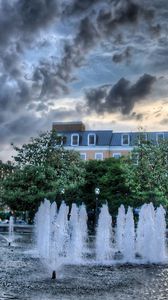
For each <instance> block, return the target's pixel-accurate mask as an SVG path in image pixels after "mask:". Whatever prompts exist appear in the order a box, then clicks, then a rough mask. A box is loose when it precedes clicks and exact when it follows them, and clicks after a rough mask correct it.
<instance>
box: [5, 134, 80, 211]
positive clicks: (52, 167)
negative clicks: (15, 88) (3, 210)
mask: <svg viewBox="0 0 168 300" xmlns="http://www.w3.org/2000/svg"><path fill="white" fill-rule="evenodd" d="M14 149H15V150H16V152H17V154H16V156H15V157H14V161H15V168H14V169H13V172H12V173H11V174H8V176H6V178H4V180H3V188H2V190H1V198H2V201H3V202H4V203H5V204H7V205H9V206H10V207H11V208H12V209H16V208H17V209H19V210H27V209H34V208H36V207H37V206H38V205H39V202H40V201H42V200H43V199H44V198H45V197H48V198H49V199H52V200H55V199H56V197H58V198H59V195H60V193H61V190H62V188H64V189H66V190H68V189H74V188H77V186H78V185H79V184H81V183H83V181H84V179H83V176H84V173H85V168H84V163H83V162H82V160H81V159H80V156H79V153H78V152H76V151H69V150H65V149H64V148H63V147H62V146H61V145H60V143H58V142H57V136H56V133H55V132H53V131H51V132H46V133H42V134H40V135H39V137H37V138H31V140H30V143H28V144H24V145H23V146H22V147H21V148H19V147H16V146H14Z"/></svg>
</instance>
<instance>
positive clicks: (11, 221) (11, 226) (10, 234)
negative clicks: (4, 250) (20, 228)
mask: <svg viewBox="0 0 168 300" xmlns="http://www.w3.org/2000/svg"><path fill="white" fill-rule="evenodd" d="M7 240H8V245H9V246H10V245H11V243H12V242H13V241H14V219H13V217H12V216H10V218H9V232H8V238H7Z"/></svg>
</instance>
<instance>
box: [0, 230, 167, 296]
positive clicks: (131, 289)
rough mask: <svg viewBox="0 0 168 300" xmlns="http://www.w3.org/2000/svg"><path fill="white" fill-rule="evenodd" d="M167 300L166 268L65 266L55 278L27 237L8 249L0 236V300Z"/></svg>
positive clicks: (161, 266)
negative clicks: (54, 278)
mask: <svg viewBox="0 0 168 300" xmlns="http://www.w3.org/2000/svg"><path fill="white" fill-rule="evenodd" d="M2 299H18V300H19V299H22V300H52V299H59V300H83V299H86V300H95V299H96V300H100V299H102V300H114V299H115V300H132V299H136V300H143V299H144V300H162V299H168V265H150V266H147V265H146V266H142V265H141V266H133V265H125V266H120V265H116V266H65V267H64V268H63V269H62V270H61V273H60V276H59V279H57V280H52V279H51V272H49V271H48V270H47V269H46V268H45V267H44V265H43V264H42V262H41V261H40V260H39V258H38V257H37V256H35V255H34V253H33V251H32V241H31V238H30V236H28V235H23V236H21V237H20V238H18V239H17V240H16V241H15V244H14V245H13V246H11V247H9V246H8V245H7V242H6V241H5V239H4V238H2V236H0V300H2Z"/></svg>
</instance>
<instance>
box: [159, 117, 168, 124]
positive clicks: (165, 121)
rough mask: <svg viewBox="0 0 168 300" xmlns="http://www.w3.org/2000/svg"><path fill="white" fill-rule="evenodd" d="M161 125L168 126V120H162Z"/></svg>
mask: <svg viewBox="0 0 168 300" xmlns="http://www.w3.org/2000/svg"><path fill="white" fill-rule="evenodd" d="M160 124H161V125H166V126H167V125H168V118H164V119H162V120H161V121H160Z"/></svg>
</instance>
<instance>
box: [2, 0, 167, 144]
mask: <svg viewBox="0 0 168 300" xmlns="http://www.w3.org/2000/svg"><path fill="white" fill-rule="evenodd" d="M167 17H168V2H167V1H166V0H160V1H159V3H158V0H142V1H139V0H119V1H116V0H85V1H81V0H68V1H67V0H0V136H1V142H2V141H3V143H8V142H9V139H12V138H15V139H17V136H18V140H19V141H21V139H23V137H24V132H25V133H26V135H27V136H29V135H30V134H32V133H33V131H34V132H35V131H38V130H39V128H41V130H43V129H46V128H51V123H52V121H53V118H57V119H59V117H60V119H61V120H63V119H64V120H67V119H68V112H67V110H66V109H65V106H63V107H62V106H61V101H62V99H63V97H70V98H73V96H74V99H75V100H74V101H75V102H74V103H73V105H74V109H72V110H71V107H70V108H69V109H70V112H71V113H69V119H70V118H73V119H76V118H77V117H78V116H79V111H80V112H81V108H82V107H87V108H88V109H90V110H91V111H93V112H96V113H97V114H103V113H105V112H108V113H115V112H117V111H119V112H121V113H122V114H123V115H124V116H132V119H134V120H137V121H138V120H140V119H142V115H141V114H139V113H137V112H134V113H133V109H134V107H135V104H137V103H140V102H141V101H142V100H145V99H147V97H148V96H149V95H150V93H151V90H152V88H153V86H154V85H155V83H156V81H157V79H156V78H158V77H159V76H161V75H163V76H164V77H166V72H167V61H168V60H167V45H168V39H167ZM144 73H146V74H144ZM143 74H144V75H143ZM148 74H152V75H148ZM137 78H139V79H137ZM111 82H116V83H115V84H113V85H111V84H109V83H111ZM92 86H93V87H94V86H98V87H96V88H92ZM86 90H87V92H86V96H85V98H84V99H83V95H84V91H86ZM159 91H160V90H159ZM76 95H79V99H78V97H77V96H76ZM161 95H162V97H165V95H167V86H166V84H164V88H163V89H162V91H161ZM80 99H82V101H84V103H83V102H82V101H81V102H80ZM51 102H52V106H51V105H50V104H51ZM57 103H59V105H58V104H57ZM54 105H56V106H57V108H56V109H54ZM75 108H76V109H77V110H76V114H75ZM30 111H31V113H30ZM51 111H53V112H54V113H51ZM26 112H27V114H28V117H27V118H26ZM83 112H84V113H83ZM83 112H82V114H81V116H84V114H85V115H87V113H88V110H87V109H86V108H85V109H84V110H83ZM24 118H25V122H24ZM31 118H32V122H31ZM44 118H45V120H44ZM49 124H50V125H49ZM32 125H33V130H31V127H32ZM21 128H23V131H22V129H21ZM22 132H23V134H22Z"/></svg>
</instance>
